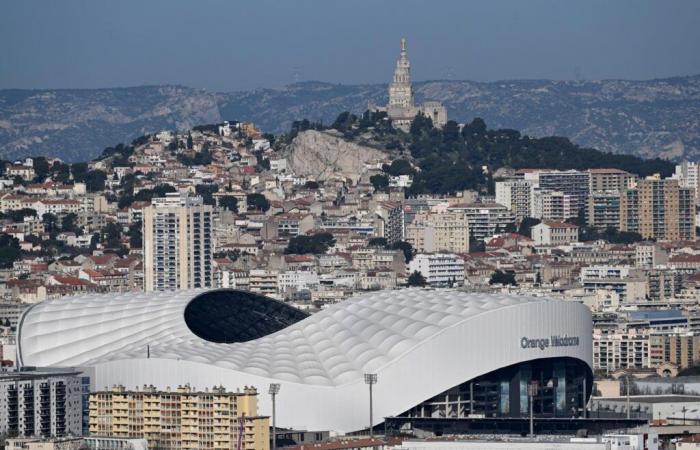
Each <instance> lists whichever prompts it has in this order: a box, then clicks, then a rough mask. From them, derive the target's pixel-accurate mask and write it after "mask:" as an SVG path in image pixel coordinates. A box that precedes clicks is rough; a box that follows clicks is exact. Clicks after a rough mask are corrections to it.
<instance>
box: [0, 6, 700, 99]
mask: <svg viewBox="0 0 700 450" xmlns="http://www.w3.org/2000/svg"><path fill="white" fill-rule="evenodd" d="M698 23H700V0H672V1H669V0H659V1H647V0H483V1H469V0H424V1H418V0H402V1H398V0H397V1H389V0H386V1H378V0H353V1H333V0H274V1H273V0H252V1H236V0H118V1H108V0H61V1H56V0H18V1H6V2H3V4H2V6H0V89H6V88H32V89H35V88H36V89H41V88H104V87H119V86H138V85H152V84H180V85H185V86H191V87H196V88H204V89H207V90H209V91H235V90H249V89H254V88H262V87H278V86H282V85H285V84H289V83H293V82H295V81H307V80H319V81H327V82H333V83H342V84H361V83H386V82H388V81H389V79H390V77H391V74H392V71H393V66H394V63H395V60H396V58H397V56H398V50H399V41H400V38H401V37H402V36H405V37H406V38H407V41H408V51H409V57H410V59H411V63H412V74H413V79H414V80H435V79H464V80H475V81H494V80H505V79H557V80H571V79H588V80H593V79H609V78H621V79H637V80H639V79H651V78H662V77H669V76H679V75H693V74H700V26H698Z"/></svg>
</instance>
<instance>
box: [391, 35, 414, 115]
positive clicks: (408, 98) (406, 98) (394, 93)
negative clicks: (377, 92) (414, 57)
mask: <svg viewBox="0 0 700 450" xmlns="http://www.w3.org/2000/svg"><path fill="white" fill-rule="evenodd" d="M399 108H405V109H410V108H413V89H412V88H411V63H410V61H409V60H408V54H407V53H406V38H401V54H400V56H399V59H398V61H396V69H394V79H393V80H392V82H391V84H390V85H389V109H399Z"/></svg>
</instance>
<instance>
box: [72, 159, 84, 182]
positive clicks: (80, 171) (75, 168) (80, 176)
mask: <svg viewBox="0 0 700 450" xmlns="http://www.w3.org/2000/svg"><path fill="white" fill-rule="evenodd" d="M70 171H71V174H73V180H74V181H75V182H76V183H82V182H84V181H85V178H86V177H87V173H88V164H87V163H85V162H79V163H75V164H73V165H71V166H70Z"/></svg>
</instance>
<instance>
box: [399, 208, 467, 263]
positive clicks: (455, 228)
mask: <svg viewBox="0 0 700 450" xmlns="http://www.w3.org/2000/svg"><path fill="white" fill-rule="evenodd" d="M406 241H407V242H409V243H410V244H411V245H412V246H413V248H415V249H416V250H417V251H418V252H421V253H432V252H439V251H443V252H453V253H467V252H469V226H468V223H467V215H466V213H465V212H464V211H444V212H427V211H425V212H420V213H418V214H416V215H415V217H414V219H413V222H411V223H410V224H408V225H406Z"/></svg>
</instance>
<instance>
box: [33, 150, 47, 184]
mask: <svg viewBox="0 0 700 450" xmlns="http://www.w3.org/2000/svg"><path fill="white" fill-rule="evenodd" d="M32 167H33V168H34V173H35V174H36V178H35V179H36V180H37V181H38V182H43V181H44V180H45V179H46V177H48V176H49V173H50V172H51V167H50V166H49V162H48V161H47V160H46V158H45V157H43V156H37V157H36V158H32Z"/></svg>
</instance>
